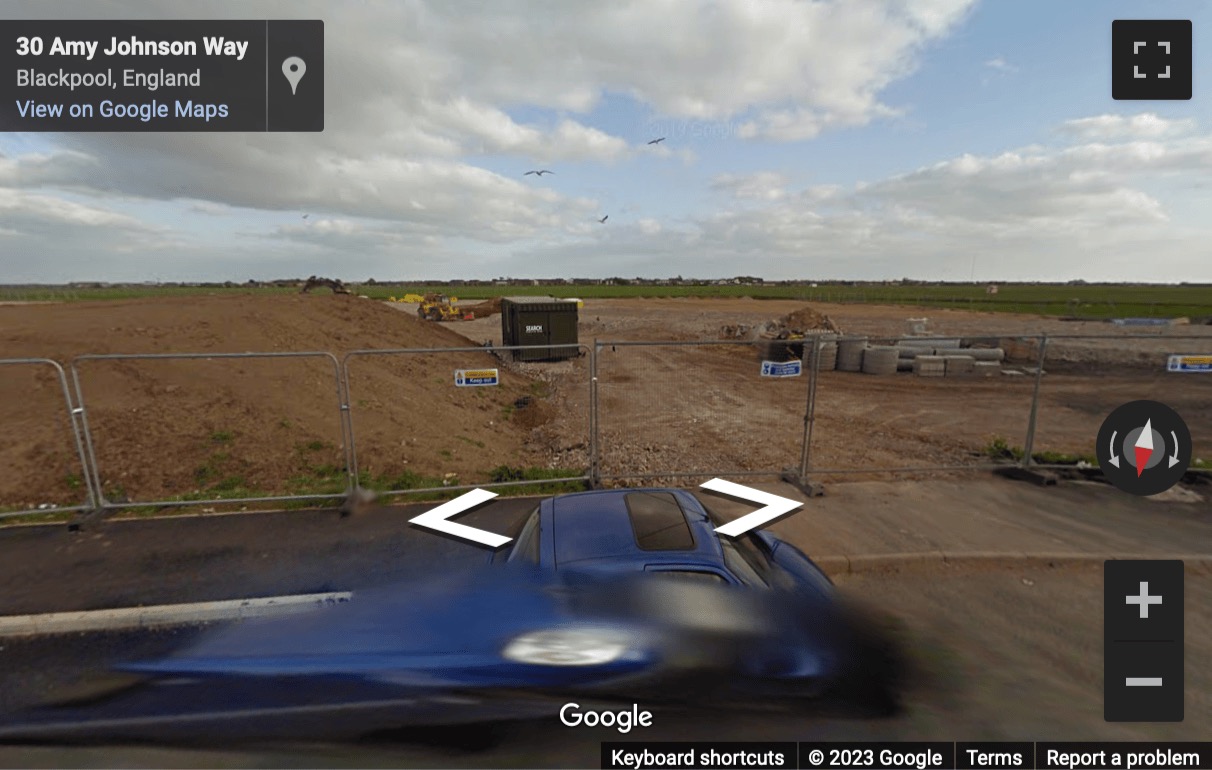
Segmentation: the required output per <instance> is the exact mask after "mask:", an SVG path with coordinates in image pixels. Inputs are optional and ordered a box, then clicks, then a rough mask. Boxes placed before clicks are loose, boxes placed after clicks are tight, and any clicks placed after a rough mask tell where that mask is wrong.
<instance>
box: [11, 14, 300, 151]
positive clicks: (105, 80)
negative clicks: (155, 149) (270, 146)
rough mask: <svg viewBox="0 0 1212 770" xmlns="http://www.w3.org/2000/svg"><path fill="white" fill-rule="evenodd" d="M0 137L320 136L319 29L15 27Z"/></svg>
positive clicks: (238, 24)
mask: <svg viewBox="0 0 1212 770" xmlns="http://www.w3.org/2000/svg"><path fill="white" fill-rule="evenodd" d="M5 27H6V31H7V32H8V33H9V35H8V39H7V40H6V41H4V42H3V43H0V67H2V68H3V70H2V71H0V97H2V98H0V130H3V131H32V132H34V131H55V132H99V131H122V132H171V131H219V132H224V131H242V132H250V131H256V132H261V131H323V130H324V22H322V21H313V20H305V21H225V20H200V21H8V22H6V23H5Z"/></svg>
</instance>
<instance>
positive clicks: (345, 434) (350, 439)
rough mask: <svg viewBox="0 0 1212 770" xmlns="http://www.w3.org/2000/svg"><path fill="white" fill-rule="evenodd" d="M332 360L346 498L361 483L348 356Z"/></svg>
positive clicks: (352, 493)
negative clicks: (343, 448)
mask: <svg viewBox="0 0 1212 770" xmlns="http://www.w3.org/2000/svg"><path fill="white" fill-rule="evenodd" d="M330 355H331V354H330ZM332 360H333V366H334V367H336V373H337V402H338V407H337V410H338V411H337V419H338V420H339V422H340V424H341V439H342V443H344V444H345V476H346V482H345V487H346V489H345V493H346V495H347V497H348V498H350V499H352V498H353V496H354V493H356V492H357V491H358V488H359V487H360V486H361V485H360V484H359V483H358V460H357V450H356V449H355V448H354V441H355V439H354V429H353V412H352V411H351V409H350V403H349V368H348V366H347V364H348V362H349V358H348V356H346V357H345V358H343V359H341V360H340V361H338V360H337V357H336V356H333V357H332Z"/></svg>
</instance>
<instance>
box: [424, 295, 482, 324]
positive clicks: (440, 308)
mask: <svg viewBox="0 0 1212 770" xmlns="http://www.w3.org/2000/svg"><path fill="white" fill-rule="evenodd" d="M458 301H459V298H458V297H448V296H446V295H445V294H426V295H425V296H424V297H422V298H421V302H420V303H419V304H418V305H417V315H418V316H420V317H421V318H424V319H425V320H427V321H473V320H475V319H477V318H487V317H488V316H490V315H493V314H495V313H499V312H501V298H500V297H494V298H493V299H490V300H487V301H485V302H481V303H479V304H476V305H467V306H465V307H458V306H457V305H456V304H455V303H456V302H458Z"/></svg>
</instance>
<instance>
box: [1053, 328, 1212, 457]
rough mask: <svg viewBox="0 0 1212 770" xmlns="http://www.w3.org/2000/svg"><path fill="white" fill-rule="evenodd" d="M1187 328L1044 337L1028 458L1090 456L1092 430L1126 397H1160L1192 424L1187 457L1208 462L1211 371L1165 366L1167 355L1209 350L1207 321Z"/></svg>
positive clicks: (1210, 330) (1095, 432) (1211, 438)
mask: <svg viewBox="0 0 1212 770" xmlns="http://www.w3.org/2000/svg"><path fill="white" fill-rule="evenodd" d="M1203 328H1204V327H1192V329H1193V331H1192V332H1191V333H1175V332H1174V330H1173V329H1168V330H1167V333H1166V334H1164V335H1159V334H1118V335H1098V336H1093V335H1080V336H1079V335H1072V336H1056V335H1054V336H1051V337H1049V339H1048V346H1047V350H1046V351H1045V355H1044V357H1043V372H1044V373H1043V375H1042V376H1041V385H1040V400H1039V416H1038V420H1037V424H1036V430H1035V436H1034V441H1033V442H1032V445H1031V447H1030V450H1031V453H1032V454H1033V455H1034V458H1033V459H1034V463H1035V464H1055V463H1057V462H1058V461H1063V462H1072V460H1073V459H1074V458H1078V457H1081V458H1085V459H1086V460H1087V461H1088V462H1094V461H1095V456H1096V455H1095V441H1096V439H1097V436H1098V431H1099V428H1100V427H1101V425H1102V423H1103V421H1104V420H1105V419H1106V418H1107V416H1108V415H1109V414H1110V413H1111V412H1112V411H1113V410H1114V409H1115V408H1116V407H1118V406H1120V405H1122V404H1125V403H1127V402H1129V401H1137V400H1142V399H1145V400H1150V401H1160V402H1161V403H1163V404H1166V405H1167V406H1169V407H1171V408H1172V409H1174V410H1175V411H1177V412H1178V413H1179V415H1180V416H1181V417H1182V418H1183V420H1184V421H1185V422H1186V423H1187V426H1188V427H1189V428H1190V430H1191V440H1192V450H1193V459H1195V460H1203V461H1204V462H1205V463H1212V408H1210V407H1212V372H1172V371H1168V366H1167V365H1168V363H1169V357H1170V356H1171V355H1173V354H1187V355H1204V356H1212V327H1207V331H1203Z"/></svg>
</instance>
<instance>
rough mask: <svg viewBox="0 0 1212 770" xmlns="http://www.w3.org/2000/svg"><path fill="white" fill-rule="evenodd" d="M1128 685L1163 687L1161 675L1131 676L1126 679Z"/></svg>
mask: <svg viewBox="0 0 1212 770" xmlns="http://www.w3.org/2000/svg"><path fill="white" fill-rule="evenodd" d="M1125 681H1126V682H1127V686H1128V687H1161V686H1162V678H1161V677H1160V676H1130V677H1127V679H1126V680H1125Z"/></svg>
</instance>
